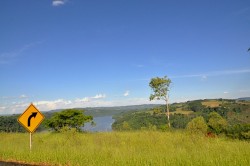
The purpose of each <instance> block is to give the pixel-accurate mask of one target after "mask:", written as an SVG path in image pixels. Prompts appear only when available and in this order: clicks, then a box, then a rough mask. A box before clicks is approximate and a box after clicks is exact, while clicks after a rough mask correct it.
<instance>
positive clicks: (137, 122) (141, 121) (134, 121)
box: [112, 112, 167, 130]
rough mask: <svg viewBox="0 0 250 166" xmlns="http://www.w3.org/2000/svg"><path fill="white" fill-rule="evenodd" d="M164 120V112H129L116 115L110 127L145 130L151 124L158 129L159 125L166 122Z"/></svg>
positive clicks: (114, 128)
mask: <svg viewBox="0 0 250 166" xmlns="http://www.w3.org/2000/svg"><path fill="white" fill-rule="evenodd" d="M166 121H167V120H166V116H165V114H151V113H149V112H131V113H126V114H124V115H122V116H120V117H117V118H116V121H115V122H114V123H113V124H112V129H113V130H128V129H129V130H141V129H143V130H145V129H152V127H153V126H155V127H154V128H158V129H159V128H160V126H161V125H163V124H166ZM125 126H126V127H125ZM127 126H129V127H127ZM124 127H125V129H124Z"/></svg>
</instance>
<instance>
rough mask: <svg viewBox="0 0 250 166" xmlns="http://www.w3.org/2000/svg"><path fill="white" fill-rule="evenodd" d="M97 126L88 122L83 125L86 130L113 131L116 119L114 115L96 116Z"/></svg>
mask: <svg viewBox="0 0 250 166" xmlns="http://www.w3.org/2000/svg"><path fill="white" fill-rule="evenodd" d="M93 120H94V122H95V126H91V123H86V124H85V125H84V127H83V130H85V131H94V132H96V131H112V123H114V121H115V120H114V119H112V116H102V117H94V119H93Z"/></svg>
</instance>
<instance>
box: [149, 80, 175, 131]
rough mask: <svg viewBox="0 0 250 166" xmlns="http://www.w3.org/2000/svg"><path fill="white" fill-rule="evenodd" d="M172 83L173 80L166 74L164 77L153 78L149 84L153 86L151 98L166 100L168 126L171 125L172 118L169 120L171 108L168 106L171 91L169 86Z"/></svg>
mask: <svg viewBox="0 0 250 166" xmlns="http://www.w3.org/2000/svg"><path fill="white" fill-rule="evenodd" d="M170 84H171V80H170V79H169V78H168V77H167V76H164V77H163V78H159V77H155V78H152V79H151V81H150V83H149V86H150V87H151V89H152V91H153V94H151V95H150V97H149V99H150V101H151V100H154V99H157V100H164V101H165V102H166V116H167V119H168V127H170V120H169V108H168V99H169V95H168V91H169V86H170Z"/></svg>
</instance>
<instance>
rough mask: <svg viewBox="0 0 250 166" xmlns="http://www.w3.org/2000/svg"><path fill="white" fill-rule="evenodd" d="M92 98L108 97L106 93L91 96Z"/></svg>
mask: <svg viewBox="0 0 250 166" xmlns="http://www.w3.org/2000/svg"><path fill="white" fill-rule="evenodd" d="M91 98H92V99H104V98H106V95H105V94H97V95H95V96H94V97H91Z"/></svg>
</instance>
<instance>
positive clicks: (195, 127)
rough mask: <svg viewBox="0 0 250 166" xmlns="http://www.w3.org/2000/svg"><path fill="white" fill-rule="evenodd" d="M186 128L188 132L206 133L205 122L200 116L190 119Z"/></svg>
mask: <svg viewBox="0 0 250 166" xmlns="http://www.w3.org/2000/svg"><path fill="white" fill-rule="evenodd" d="M186 128H187V130H188V131H189V132H190V133H202V134H206V133H207V124H206V122H205V120H204V118H203V117H202V116H199V117H196V118H194V119H192V120H191V121H190V122H189V123H188V124H187V127H186Z"/></svg>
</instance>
